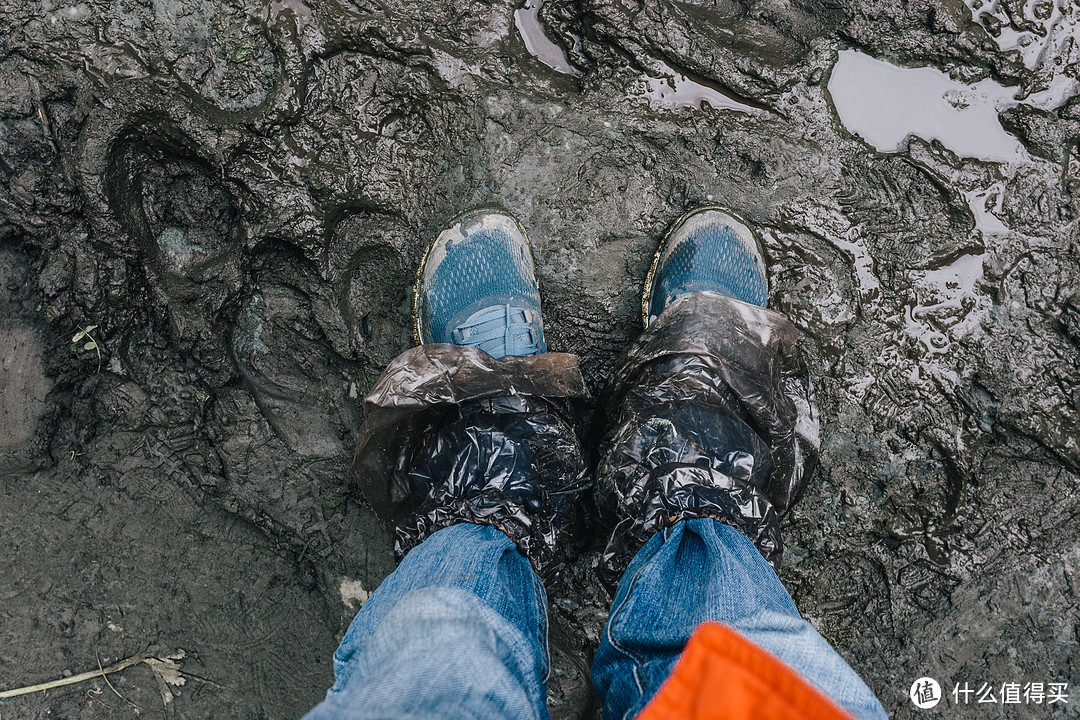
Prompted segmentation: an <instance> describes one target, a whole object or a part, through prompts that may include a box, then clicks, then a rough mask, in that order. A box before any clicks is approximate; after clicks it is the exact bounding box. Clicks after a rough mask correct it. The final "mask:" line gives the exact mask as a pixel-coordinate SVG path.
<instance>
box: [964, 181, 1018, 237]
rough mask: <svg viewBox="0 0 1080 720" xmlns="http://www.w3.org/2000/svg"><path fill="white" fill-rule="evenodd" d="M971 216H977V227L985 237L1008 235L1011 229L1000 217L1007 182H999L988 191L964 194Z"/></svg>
mask: <svg viewBox="0 0 1080 720" xmlns="http://www.w3.org/2000/svg"><path fill="white" fill-rule="evenodd" d="M963 195H964V200H965V201H967V204H968V208H969V209H970V210H971V214H972V215H974V216H975V227H976V229H978V230H979V231H980V232H981V233H982V234H983V235H984V236H987V235H1007V234H1008V233H1009V228H1008V227H1007V226H1006V225H1005V223H1003V222H1002V221H1001V219H1000V217H999V216H998V213H1000V212H1001V203H1002V201H1003V200H1004V199H1005V182H1004V181H1002V182H997V183H994V184H993V185H991V186H990V187H988V188H986V189H977V190H971V191H969V192H965V193H963Z"/></svg>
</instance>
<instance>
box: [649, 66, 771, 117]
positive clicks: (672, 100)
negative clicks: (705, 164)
mask: <svg viewBox="0 0 1080 720" xmlns="http://www.w3.org/2000/svg"><path fill="white" fill-rule="evenodd" d="M648 65H649V74H643V75H642V76H641V77H640V78H639V79H638V80H637V81H636V82H635V83H634V84H633V85H632V86H631V87H630V91H629V92H628V96H629V97H631V98H635V99H643V100H646V101H648V103H649V104H650V105H652V106H653V107H654V108H658V109H667V110H679V109H682V108H692V109H694V110H700V109H701V104H702V103H708V104H709V105H710V106H711V107H712V108H713V109H714V110H735V111H737V112H744V113H754V112H758V111H759V110H760V109H762V108H761V107H759V106H757V105H753V104H750V103H749V102H744V101H742V100H739V99H738V98H735V97H732V96H731V95H729V94H726V93H724V92H721V91H720V90H719V89H717V88H714V87H710V86H708V85H706V84H704V83H701V82H697V81H695V80H692V79H690V78H689V77H687V76H686V75H685V74H683V73H681V72H679V71H678V70H675V69H674V68H672V67H671V66H670V65H668V64H666V63H663V62H660V61H659V60H654V61H651V62H650V63H648Z"/></svg>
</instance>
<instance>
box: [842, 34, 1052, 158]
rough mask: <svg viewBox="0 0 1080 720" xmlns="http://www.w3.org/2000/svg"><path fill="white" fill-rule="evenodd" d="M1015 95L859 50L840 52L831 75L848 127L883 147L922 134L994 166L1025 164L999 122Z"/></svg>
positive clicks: (994, 85)
mask: <svg viewBox="0 0 1080 720" xmlns="http://www.w3.org/2000/svg"><path fill="white" fill-rule="evenodd" d="M1014 92H1015V89H1010V88H1006V87H1003V86H1001V85H998V84H997V83H996V82H994V81H993V80H983V81H981V82H978V83H975V84H974V85H965V84H964V83H962V82H958V81H956V80H953V79H952V78H950V77H949V76H948V75H946V74H945V73H943V72H941V71H940V70H938V69H937V68H932V67H923V68H902V67H897V66H895V65H890V64H889V63H887V62H884V61H881V60H877V59H875V58H872V57H870V56H869V55H866V54H865V53H861V52H858V51H857V50H844V51H842V52H841V53H840V56H839V58H838V59H837V61H836V66H835V67H834V68H833V72H832V77H830V78H829V93H830V94H831V95H832V99H833V103H834V104H835V106H836V112H837V113H838V114H839V115H840V121H841V122H842V123H843V124H844V127H846V128H847V129H848V130H849V131H851V132H853V133H855V134H857V135H859V136H861V137H862V138H863V139H864V140H866V142H868V143H870V144H871V145H873V146H874V147H875V148H877V149H878V150H881V151H882V152H896V151H898V150H900V149H901V148H902V147H903V145H904V143H905V141H906V139H907V137H908V136H909V135H918V136H919V137H921V138H923V139H924V140H940V141H941V143H942V144H943V145H945V146H946V147H947V148H949V149H950V150H952V151H953V152H955V153H956V154H958V155H961V156H963V157H969V158H978V159H980V160H989V161H994V162H1022V161H1024V160H1026V159H1027V153H1026V152H1025V150H1024V148H1023V146H1022V145H1021V144H1020V141H1019V140H1017V139H1016V138H1015V137H1013V136H1012V135H1010V134H1008V133H1007V132H1005V129H1004V128H1002V127H1001V123H1000V122H998V108H999V107H1000V106H1005V105H1013V104H1016V101H1015V100H1014V99H1013V93H1014ZM1032 99H1034V96H1032Z"/></svg>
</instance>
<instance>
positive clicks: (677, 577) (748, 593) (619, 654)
mask: <svg viewBox="0 0 1080 720" xmlns="http://www.w3.org/2000/svg"><path fill="white" fill-rule="evenodd" d="M706 620H714V621H717V622H722V623H725V624H727V625H729V626H730V627H732V628H734V629H735V630H738V631H739V632H741V633H742V634H743V635H744V636H745V637H746V638H748V639H750V640H751V641H753V642H754V643H756V644H757V645H758V646H760V647H762V648H764V649H765V650H768V651H769V652H771V653H772V654H773V655H776V656H777V657H779V658H780V659H781V660H783V661H784V662H785V663H787V665H788V666H790V667H791V668H793V669H795V670H797V671H798V672H799V673H800V674H801V675H802V676H803V677H804V678H806V679H807V680H809V681H810V682H811V683H812V684H814V685H816V686H817V687H818V689H820V690H821V691H823V692H824V693H825V694H826V695H828V696H829V697H831V698H832V699H833V700H834V701H836V702H837V703H839V704H840V705H842V706H844V707H845V708H847V710H848V711H849V712H851V713H852V714H853V715H855V716H856V717H858V718H862V719H863V720H869V719H870V718H873V719H874V720H877V719H878V718H881V719H884V718H886V717H887V716H886V714H885V710H884V708H882V706H881V703H879V702H878V700H877V698H876V697H875V696H874V693H873V692H871V690H870V689H869V688H868V687H867V686H866V684H865V683H864V682H863V681H862V680H861V679H860V678H859V676H858V675H856V674H855V671H853V670H852V669H851V668H850V667H849V666H848V664H847V663H846V662H844V659H843V658H841V657H840V655H838V654H837V652H836V651H835V650H834V649H833V648H832V647H831V646H830V645H829V643H828V642H827V641H826V640H825V639H824V638H823V637H821V635H819V634H818V633H817V632H816V631H815V630H814V628H813V627H811V625H810V623H808V622H807V621H806V620H804V619H803V618H802V617H801V616H800V615H799V611H798V610H797V609H796V608H795V603H794V601H793V600H792V599H791V596H790V595H788V593H787V591H786V590H785V589H784V586H783V585H782V584H781V583H780V579H779V578H778V577H777V576H776V573H775V572H773V569H772V567H771V566H770V565H769V564H768V563H767V562H766V561H765V559H764V558H763V557H762V556H761V553H759V552H758V551H757V549H756V548H755V547H754V544H753V543H752V542H750V540H749V539H748V538H747V537H746V536H745V535H743V534H742V533H740V532H739V531H738V530H736V529H735V528H733V527H731V526H729V525H725V524H723V523H720V522H718V521H716V520H712V519H708V518H697V519H693V520H684V521H682V522H679V523H676V524H675V525H674V526H673V527H670V528H667V529H665V530H662V531H660V532H658V533H656V534H655V535H654V536H653V537H652V539H651V540H650V541H649V542H648V544H646V545H645V547H644V548H642V549H641V551H640V552H638V554H637V555H636V556H635V557H634V559H633V561H632V562H631V563H630V566H629V567H628V568H627V570H626V573H625V574H624V575H623V576H622V580H621V581H620V582H619V587H618V590H617V591H616V593H615V600H614V602H613V603H612V607H611V616H610V618H609V619H608V624H607V626H606V627H605V628H604V634H603V637H602V639H601V641H600V648H599V650H598V651H597V654H596V659H595V661H594V663H593V672H592V675H593V683H594V684H595V685H596V690H597V693H598V695H599V697H600V700H601V702H603V706H604V718H605V720H629V719H630V718H632V717H634V716H635V715H636V714H637V713H638V712H639V711H640V710H641V709H642V708H643V707H645V704H646V703H648V701H649V700H650V699H651V698H652V696H653V694H655V693H656V691H657V689H658V688H659V687H660V685H661V684H662V683H663V682H664V680H665V679H666V678H667V676H668V675H669V674H670V672H671V670H672V668H673V667H674V665H675V662H676V660H678V656H679V653H681V652H682V649H683V646H685V645H686V642H687V641H688V640H689V639H690V635H691V634H692V633H693V632H694V629H695V628H696V627H697V626H698V625H699V624H700V623H702V622H704V621H706Z"/></svg>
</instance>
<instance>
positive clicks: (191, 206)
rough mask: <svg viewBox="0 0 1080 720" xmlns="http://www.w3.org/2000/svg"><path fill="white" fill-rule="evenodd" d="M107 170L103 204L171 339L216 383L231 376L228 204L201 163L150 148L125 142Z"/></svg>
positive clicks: (231, 207)
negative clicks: (139, 264) (123, 234)
mask: <svg viewBox="0 0 1080 720" xmlns="http://www.w3.org/2000/svg"><path fill="white" fill-rule="evenodd" d="M112 165H113V167H112V168H111V172H110V173H109V182H107V184H106V189H107V193H108V197H109V201H110V205H111V207H112V208H113V211H114V212H115V213H116V216H117V218H118V219H119V220H120V222H121V225H122V226H123V227H124V229H125V230H126V231H127V233H128V236H129V237H131V238H132V239H133V240H134V241H135V243H136V245H137V248H135V250H136V252H138V253H140V254H141V255H143V256H144V258H145V259H146V261H147V262H145V263H144V267H145V268H146V273H147V280H148V283H149V285H150V287H151V289H152V291H153V293H154V295H156V296H157V299H158V300H159V301H160V302H161V304H162V306H163V307H164V309H165V312H166V313H167V315H168V320H169V326H170V330H171V333H172V336H173V340H174V341H175V342H176V343H177V345H178V347H179V348H180V349H181V351H186V352H190V353H191V355H192V356H193V357H194V358H195V359H196V360H198V361H199V362H200V363H201V364H202V365H203V366H205V367H206V368H207V369H208V370H209V371H211V372H212V373H214V374H215V375H216V376H217V379H218V380H224V379H225V378H227V377H228V376H229V375H231V374H232V367H231V363H230V361H229V354H228V350H227V345H226V327H227V324H228V319H229V315H231V309H232V308H234V307H235V305H236V302H237V299H238V297H239V295H240V290H241V288H242V278H243V254H242V247H241V246H242V238H243V230H242V227H241V223H240V218H239V215H238V213H237V211H236V207H235V204H234V202H233V199H232V197H231V196H230V195H229V193H228V191H226V190H225V188H224V187H223V186H222V185H221V183H220V181H218V180H217V179H216V178H215V177H214V173H213V172H212V171H211V169H210V168H209V167H208V166H207V165H206V164H205V163H203V162H201V161H199V160H195V159H192V158H189V157H184V156H182V155H177V154H175V152H174V151H173V150H171V149H165V148H164V147H161V146H158V145H155V144H149V143H142V142H132V143H128V144H127V145H125V146H123V147H121V148H120V149H118V151H117V153H116V155H115V157H114V160H113V163H112ZM131 250H132V249H131V248H124V249H122V251H126V253H130V252H131Z"/></svg>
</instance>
